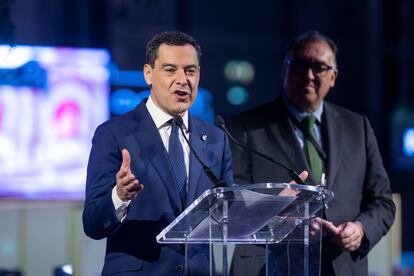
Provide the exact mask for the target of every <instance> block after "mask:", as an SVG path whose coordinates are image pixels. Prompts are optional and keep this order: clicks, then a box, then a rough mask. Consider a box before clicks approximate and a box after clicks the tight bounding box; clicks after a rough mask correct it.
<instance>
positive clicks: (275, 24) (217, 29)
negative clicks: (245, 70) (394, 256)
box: [0, 0, 414, 250]
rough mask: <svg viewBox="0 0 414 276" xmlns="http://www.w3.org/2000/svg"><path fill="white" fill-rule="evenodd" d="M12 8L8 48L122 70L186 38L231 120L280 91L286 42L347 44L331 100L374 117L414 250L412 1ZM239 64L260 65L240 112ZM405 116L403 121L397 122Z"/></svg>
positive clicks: (46, 2) (162, 0)
mask: <svg viewBox="0 0 414 276" xmlns="http://www.w3.org/2000/svg"><path fill="white" fill-rule="evenodd" d="M7 4H9V8H10V18H11V21H12V23H13V24H14V32H13V36H10V35H9V33H10V32H9V31H10V30H12V28H9V27H10V26H9V25H8V22H7V20H6V21H5V20H4V18H7V13H5V12H2V13H1V15H2V17H1V21H0V22H1V24H2V27H3V28H4V29H2V30H1V31H0V35H1V36H3V40H5V41H6V42H12V43H16V44H30V45H33V44H35V45H48V46H76V47H77V46H79V47H97V48H107V49H109V50H110V52H111V55H112V59H113V62H114V63H115V64H117V66H118V67H119V68H120V69H122V70H141V69H142V65H143V64H144V61H145V45H146V42H147V41H148V40H149V38H151V37H152V36H153V35H154V34H156V33H159V32H161V31H165V30H180V31H184V32H187V33H188V34H190V35H192V36H194V37H195V38H196V39H197V40H198V42H199V43H200V44H201V46H202V51H203V57H202V76H201V83H200V85H201V86H203V87H205V88H207V89H209V90H210V91H213V92H214V107H215V110H216V112H217V113H220V114H222V115H223V117H224V118H227V117H228V116H230V115H232V114H234V113H237V112H240V111H242V110H245V109H247V108H250V107H253V106H256V105H259V104H261V103H264V102H266V101H269V100H272V99H274V98H275V97H276V96H277V95H279V93H280V88H281V79H280V71H281V65H282V60H283V56H284V51H285V45H286V44H287V43H288V42H289V40H290V39H291V38H293V36H295V35H297V34H298V33H302V32H306V31H308V30H319V31H320V32H322V33H324V34H326V35H328V36H330V37H331V38H332V39H333V40H334V41H336V43H337V45H338V47H339V56H338V61H339V77H338V79H337V84H336V87H335V88H334V89H333V90H332V91H331V92H330V95H329V96H328V100H330V101H332V102H335V103H338V104H341V105H343V106H345V107H347V108H349V109H351V110H354V111H356V112H359V113H362V114H364V115H366V116H368V118H369V120H370V122H371V123H372V126H373V128H374V131H375V133H376V135H377V138H378V143H379V145H380V149H381V152H382V155H383V158H384V163H385V165H386V168H387V171H388V172H389V174H390V177H391V180H392V188H393V191H394V192H398V193H401V194H402V202H403V210H402V216H403V250H414V236H413V235H412V233H414V225H413V221H412V219H411V220H410V216H409V210H410V209H412V208H413V207H414V203H413V198H414V197H413V195H414V183H413V182H414V181H413V176H414V161H413V160H412V159H413V158H411V159H408V161H407V162H408V163H406V165H407V166H406V167H405V168H404V169H402V168H400V167H396V166H394V165H393V164H394V161H395V158H398V157H399V155H400V153H399V152H396V151H395V149H394V150H393V148H398V146H399V145H395V143H396V142H395V141H394V140H396V141H398V139H399V136H398V135H399V132H398V131H399V130H400V129H401V128H402V127H404V126H406V125H408V126H411V127H414V121H413V116H411V117H410V114H413V111H414V107H413V106H414V4H413V2H412V1H410V0H395V1H385V0H363V1H361V0H339V1H322V0H315V1H300V0H289V1H284V0H274V1H247V0H238V1H230V0H227V1H226V0H208V1H197V0H192V1H190V0H176V1H174V0H90V1H87V0H24V1H23V0H14V1H8V0H0V7H2V8H4V6H6V7H7ZM6 11H7V10H6ZM230 59H242V60H248V61H250V62H251V63H252V64H253V65H254V68H255V78H254V81H253V82H252V83H251V84H249V85H247V86H246V88H247V89H248V90H249V93H250V99H249V101H248V102H247V103H246V104H244V105H241V106H234V105H231V104H229V103H228V101H227V99H226V91H227V89H228V88H229V87H230V86H231V85H232V83H229V82H228V81H227V80H226V79H225V77H224V75H223V68H224V65H225V63H226V62H227V61H228V60H230ZM396 111H400V113H398V114H403V117H404V118H403V120H401V118H400V119H399V120H397V121H396V119H395V116H393V114H396V113H395V112H396ZM401 112H402V113H401ZM407 114H408V115H407ZM410 233H411V235H410Z"/></svg>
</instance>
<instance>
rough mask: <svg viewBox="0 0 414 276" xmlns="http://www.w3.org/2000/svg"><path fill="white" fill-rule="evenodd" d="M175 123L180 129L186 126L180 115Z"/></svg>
mask: <svg viewBox="0 0 414 276" xmlns="http://www.w3.org/2000/svg"><path fill="white" fill-rule="evenodd" d="M174 121H175V123H176V124H177V125H178V126H179V127H182V126H183V124H184V122H183V118H181V116H179V115H177V116H174Z"/></svg>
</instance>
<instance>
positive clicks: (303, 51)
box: [292, 40, 334, 61]
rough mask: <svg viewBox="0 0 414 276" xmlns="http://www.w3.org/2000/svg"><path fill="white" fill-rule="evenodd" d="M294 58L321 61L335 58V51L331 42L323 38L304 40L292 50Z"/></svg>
mask: <svg viewBox="0 0 414 276" xmlns="http://www.w3.org/2000/svg"><path fill="white" fill-rule="evenodd" d="M292 57H293V58H309V59H316V60H320V61H330V60H331V59H333V60H334V53H333V51H332V49H331V47H330V46H329V44H328V43H327V42H325V41H323V40H314V41H307V42H303V43H301V44H300V45H298V46H297V47H296V48H295V49H293V51H292Z"/></svg>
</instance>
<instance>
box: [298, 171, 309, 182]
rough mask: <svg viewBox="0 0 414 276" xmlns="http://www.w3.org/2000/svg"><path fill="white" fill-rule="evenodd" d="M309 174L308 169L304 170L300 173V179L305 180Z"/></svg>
mask: <svg viewBox="0 0 414 276" xmlns="http://www.w3.org/2000/svg"><path fill="white" fill-rule="evenodd" d="M308 176H309V173H308V172H307V171H303V172H301V173H300V174H299V177H300V179H302V180H303V181H305V180H306V179H307V178H308Z"/></svg>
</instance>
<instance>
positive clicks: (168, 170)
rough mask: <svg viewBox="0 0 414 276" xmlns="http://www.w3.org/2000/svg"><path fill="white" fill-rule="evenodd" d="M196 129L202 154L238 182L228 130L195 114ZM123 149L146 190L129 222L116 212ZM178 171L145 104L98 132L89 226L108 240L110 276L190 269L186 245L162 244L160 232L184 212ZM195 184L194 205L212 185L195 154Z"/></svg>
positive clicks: (106, 271)
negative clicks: (186, 263) (115, 192)
mask: <svg viewBox="0 0 414 276" xmlns="http://www.w3.org/2000/svg"><path fill="white" fill-rule="evenodd" d="M189 131H190V142H191V143H192V145H193V146H194V148H195V150H196V152H197V153H198V154H199V156H200V157H201V159H202V160H203V161H204V162H205V164H206V165H207V166H209V167H210V168H211V170H212V171H213V172H214V174H215V175H216V176H217V178H219V179H224V180H225V181H226V182H227V183H229V184H231V183H232V181H233V179H232V163H231V153H230V148H229V143H228V140H227V138H226V136H225V135H224V133H223V132H222V131H221V130H219V129H218V128H216V127H215V126H213V125H211V124H208V123H206V122H203V121H201V120H199V119H197V118H195V117H194V116H191V115H189ZM203 135H206V137H207V139H206V140H205V141H204V139H201V136H203ZM122 149H127V150H128V151H129V153H130V155H131V170H132V173H133V174H134V175H135V176H136V178H137V179H138V180H139V181H140V182H141V183H143V184H144V187H145V188H144V189H143V190H142V191H141V192H140V193H139V194H138V196H137V197H136V198H135V199H134V200H132V202H131V204H130V205H129V207H128V211H127V216H126V218H125V220H124V221H123V222H122V223H121V222H119V221H118V219H117V217H116V215H115V211H114V206H113V203H112V199H111V192H112V189H113V187H114V186H115V175H116V173H117V172H118V170H119V168H120V166H121V163H122V155H121V150H122ZM173 169H174V168H173V166H172V165H171V163H170V162H169V159H168V153H167V151H166V149H165V147H164V145H163V143H162V140H161V136H160V134H159V131H158V129H157V128H156V126H155V123H154V121H153V120H152V118H151V116H150V114H149V112H148V110H147V108H146V106H145V102H144V101H143V102H141V104H139V105H138V106H137V107H136V108H135V109H134V110H133V111H131V112H129V113H126V114H124V115H121V116H119V117H116V118H114V119H111V120H109V121H107V122H105V123H104V124H102V125H100V126H99V127H98V128H97V129H96V132H95V135H94V137H93V140H92V150H91V153H90V157H89V164H88V175H87V182H86V199H85V208H84V212H83V226H84V230H85V233H86V234H87V235H88V236H89V237H91V238H93V239H102V238H107V247H106V256H105V264H104V268H103V271H102V274H103V275H111V274H115V273H120V274H116V275H170V274H171V275H178V274H180V273H181V274H182V273H183V270H182V269H181V268H182V266H183V265H184V252H183V247H182V246H178V245H161V244H158V243H157V242H156V235H158V234H159V233H160V232H161V230H162V229H163V228H164V227H166V226H167V225H168V224H169V223H170V222H171V221H172V220H174V219H175V218H176V217H177V216H178V215H179V214H180V213H181V212H182V211H183V210H184V208H183V205H182V203H181V201H180V197H179V192H178V189H177V188H176V187H177V185H176V184H175V183H174V179H175V178H174V174H173ZM188 184H189V190H188V194H187V202H186V206H188V205H189V204H190V203H192V202H193V201H194V200H195V199H196V198H197V197H198V196H199V195H200V194H201V193H202V192H204V191H205V190H207V189H209V188H211V187H212V183H211V182H210V180H209V179H208V177H207V176H206V175H205V173H204V172H203V170H202V167H201V165H200V164H199V163H198V162H197V160H196V159H195V157H194V156H193V155H192V154H191V155H190V170H189V183H188ZM196 255H197V254H195V255H194V256H190V258H193V257H194V258H193V259H194V262H193V264H201V263H202V262H203V261H204V259H203V257H200V256H196ZM197 260H198V261H197ZM200 260H201V261H200ZM205 260H207V259H205ZM205 268H206V269H205ZM205 268H204V267H203V268H202V267H201V266H200V267H197V265H194V266H192V267H190V270H191V272H192V274H194V275H198V274H199V273H201V272H202V273H205V274H206V273H208V265H207V264H206V267H205ZM198 269H202V271H198Z"/></svg>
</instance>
